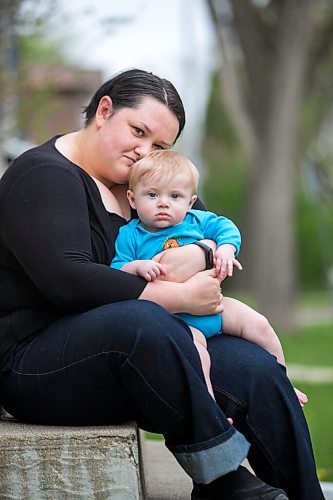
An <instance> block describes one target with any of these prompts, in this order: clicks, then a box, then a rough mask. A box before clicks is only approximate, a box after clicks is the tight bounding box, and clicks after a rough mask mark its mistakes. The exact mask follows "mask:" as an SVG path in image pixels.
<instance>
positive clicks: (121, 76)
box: [83, 69, 185, 140]
mask: <svg viewBox="0 0 333 500" xmlns="http://www.w3.org/2000/svg"><path fill="white" fill-rule="evenodd" d="M105 95H108V96H109V97H111V99H112V104H113V110H114V111H116V110H119V109H121V108H135V107H136V106H137V105H138V104H140V102H141V100H142V99H143V97H146V96H150V97H154V98H155V99H157V100H158V101H160V102H161V103H163V104H165V105H166V106H167V108H168V109H170V111H172V112H173V113H174V115H175V116H176V117H177V119H178V122H179V131H178V134H177V137H176V140H177V139H178V137H179V136H180V134H181V132H182V130H183V128H184V126H185V110H184V106H183V103H182V100H181V98H180V96H179V94H178V92H177V90H176V89H175V87H174V86H173V85H172V83H171V82H169V80H166V79H165V78H159V77H158V76H156V75H154V74H153V73H149V72H148V71H144V70H141V69H130V70H126V71H122V72H121V73H117V74H116V75H115V76H114V77H113V78H111V79H110V80H108V81H107V82H105V83H104V84H103V85H102V86H101V87H100V88H99V89H98V90H97V91H96V92H95V94H94V95H93V97H92V99H91V101H90V103H89V104H88V106H87V107H85V108H84V109H83V113H84V114H85V125H86V126H87V125H89V123H90V122H91V120H92V119H93V117H94V116H95V114H96V111H97V108H98V104H99V101H100V100H101V98H102V97H103V96H105Z"/></svg>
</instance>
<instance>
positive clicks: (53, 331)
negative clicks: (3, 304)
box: [0, 300, 323, 500]
mask: <svg viewBox="0 0 333 500" xmlns="http://www.w3.org/2000/svg"><path fill="white" fill-rule="evenodd" d="M209 349H210V354H211V357H212V381H213V386H214V389H215V392H216V398H217V402H218V405H217V404H216V403H215V402H214V400H213V399H212V398H211V397H210V395H209V393H208V391H207V389H206V386H205V383H204V377H203V373H202V369H201V365H200V359H199V356H198V353H197V350H196V349H195V347H194V345H193V342H192V338H191V334H190V331H189V329H188V327H187V326H186V325H185V323H183V322H182V321H181V320H180V319H178V318H177V317H176V316H172V315H170V314H168V313H167V312H166V311H164V309H162V308H161V307H159V306H158V305H156V304H153V303H151V302H147V301H136V300H133V301H126V302H120V303H115V304H110V305H105V306H102V307H99V308H96V309H93V310H91V311H87V312H85V313H82V314H77V315H69V316H66V317H64V318H62V319H60V320H58V321H56V322H55V323H53V324H52V325H50V326H48V327H47V328H45V329H43V330H42V331H40V332H38V334H35V335H33V336H31V337H29V338H28V339H26V340H24V341H22V342H20V343H19V344H18V345H17V347H16V350H15V352H14V354H13V357H12V365H11V369H10V370H9V371H7V372H6V373H5V374H4V375H3V377H2V381H1V385H0V394H1V401H2V404H3V406H4V407H5V408H6V409H7V410H8V411H9V412H10V413H11V414H13V415H14V416H16V417H17V418H19V419H21V420H24V421H26V422H32V423H42V424H51V425H108V424H116V423H121V422H124V421H126V420H136V421H137V422H138V425H139V426H140V427H141V428H143V429H146V430H150V431H153V432H159V433H162V434H163V435H164V437H165V440H166V445H167V446H168V448H169V449H170V451H171V452H172V453H173V454H174V455H175V457H176V458H177V460H178V461H179V463H180V464H181V466H182V467H183V468H184V469H185V470H186V472H188V474H189V475H190V476H191V477H192V478H193V479H194V480H195V481H197V482H200V483H209V482H211V481H213V480H214V479H216V478H217V477H220V476H222V475H224V474H226V473H227V472H229V471H232V470H235V469H237V468H238V466H239V464H240V463H241V462H242V460H243V459H244V457H245V456H246V455H247V454H248V449H249V444H248V442H249V443H251V448H250V451H249V454H248V458H249V459H250V461H251V465H252V466H253V467H254V469H255V470H256V472H257V474H258V476H259V477H261V478H262V479H263V480H265V481H266V482H267V483H269V484H271V485H273V486H274V485H276V486H279V487H282V488H284V489H285V490H286V491H287V492H288V494H289V495H290V498H295V499H296V498H299V499H302V500H307V499H308V500H310V499H311V500H314V499H322V498H323V496H322V495H321V492H320V488H319V484H318V480H317V477H316V474H315V468H314V460H313V455H312V451H311V443H310V438H309V435H308V431H307V426H306V423H305V420H304V416H303V413H302V410H301V408H300V406H299V404H298V401H297V398H296V396H295V394H294V392H293V389H292V387H291V385H290V382H289V381H288V379H287V377H286V376H285V372H284V370H283V368H282V367H280V366H279V365H278V364H277V363H276V361H275V358H273V357H272V356H270V355H269V354H267V353H266V352H265V351H263V350H262V349H260V348H258V347H256V346H254V345H252V344H250V343H248V342H246V341H243V340H241V339H238V338H233V337H228V336H224V335H219V336H217V337H214V338H212V339H210V340H209ZM219 405H220V406H221V408H223V412H222V410H221V408H220V406H219ZM224 412H225V413H224ZM225 415H227V416H230V417H232V418H233V419H234V423H235V425H234V426H230V425H229V423H228V421H227V419H226V416H225ZM236 429H238V430H236Z"/></svg>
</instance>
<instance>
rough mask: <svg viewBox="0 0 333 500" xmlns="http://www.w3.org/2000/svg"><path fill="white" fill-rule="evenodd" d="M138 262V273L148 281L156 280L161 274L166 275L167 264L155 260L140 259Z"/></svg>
mask: <svg viewBox="0 0 333 500" xmlns="http://www.w3.org/2000/svg"><path fill="white" fill-rule="evenodd" d="M136 263H137V264H136V265H137V267H136V274H137V275H138V276H141V277H142V278H144V279H145V280H147V281H154V280H156V279H157V278H158V277H159V276H161V275H166V269H165V266H162V264H159V263H158V262H155V261H154V260H138V261H136Z"/></svg>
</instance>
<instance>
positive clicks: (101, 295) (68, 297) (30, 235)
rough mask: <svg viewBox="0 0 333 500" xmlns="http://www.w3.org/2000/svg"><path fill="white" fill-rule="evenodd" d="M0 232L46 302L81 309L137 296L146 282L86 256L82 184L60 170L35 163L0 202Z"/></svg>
mask: <svg viewBox="0 0 333 500" xmlns="http://www.w3.org/2000/svg"><path fill="white" fill-rule="evenodd" d="M4 207H5V208H4V213H3V216H2V228H1V230H2V234H3V238H4V241H5V244H6V245H7V247H8V248H9V249H10V251H11V252H12V253H13V254H14V255H15V257H16V259H17V260H18V262H19V264H20V265H21V267H22V268H23V270H24V272H25V273H26V274H27V275H28V276H29V278H30V279H31V281H32V282H33V283H34V284H35V286H36V287H37V288H38V289H39V290H40V292H41V293H42V294H43V295H44V296H45V297H46V298H47V299H48V300H49V301H51V302H52V303H54V304H56V305H58V306H60V307H61V308H63V309H65V310H66V311H72V312H77V311H84V310H87V309H90V308H93V307H97V306H100V305H103V304H107V303H110V302H116V301H120V300H128V299H133V298H137V297H138V296H139V295H140V294H141V293H142V291H143V290H144V288H145V286H146V284H147V282H146V281H145V280H143V279H142V278H139V277H137V276H133V275H130V274H128V273H125V272H123V271H118V270H116V269H111V268H109V266H108V265H103V264H97V263H96V262H94V260H93V257H92V245H91V228H90V225H89V212H88V206H87V197H86V193H85V188H84V185H83V184H82V182H81V181H80V179H79V178H78V177H76V176H75V175H73V173H71V172H70V171H68V170H67V169H65V168H59V166H53V165H41V166H38V167H36V168H34V169H31V170H29V172H28V173H26V174H24V175H22V176H21V177H20V178H19V179H18V180H16V182H15V183H14V185H13V186H12V187H11V189H10V190H9V192H8V193H7V195H6V199H5V200H4Z"/></svg>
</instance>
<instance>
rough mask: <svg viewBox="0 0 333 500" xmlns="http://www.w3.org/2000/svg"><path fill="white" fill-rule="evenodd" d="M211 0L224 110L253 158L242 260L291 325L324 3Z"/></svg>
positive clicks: (266, 306)
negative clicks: (298, 205)
mask: <svg viewBox="0 0 333 500" xmlns="http://www.w3.org/2000/svg"><path fill="white" fill-rule="evenodd" d="M208 3H209V6H210V9H211V13H212V18H213V20H214V23H215V26H216V31H217V34H218V40H219V47H220V51H221V56H222V58H221V59H222V64H221V69H220V76H221V88H223V96H224V103H225V108H226V109H228V111H229V113H230V116H231V119H232V121H233V124H234V127H235V129H236V130H237V132H238V135H239V140H240V144H241V145H242V147H243V149H244V152H245V153H246V156H247V158H248V186H249V188H248V199H247V201H246V217H245V218H246V221H245V223H244V224H243V225H244V232H245V238H244V240H245V247H244V251H243V252H242V260H243V261H244V262H245V263H246V267H247V279H250V281H251V283H252V284H253V285H254V289H255V291H256V293H257V299H258V307H259V308H260V310H261V311H262V312H264V313H265V314H266V315H268V316H269V318H270V319H271V321H272V323H273V324H275V325H278V326H280V327H281V328H285V329H289V328H291V327H292V326H293V324H294V320H295V317H294V311H295V301H296V297H297V262H296V259H295V254H296V253H295V245H296V231H295V186H296V180H297V168H296V167H297V164H298V159H299V157H300V156H302V155H300V149H301V148H302V147H303V151H302V154H303V153H304V149H305V147H306V142H302V141H301V136H300V127H299V117H300V111H301V108H302V104H303V103H304V99H305V96H306V92H308V91H309V85H310V86H311V84H310V82H309V75H310V73H309V71H308V69H309V66H310V64H311V69H312V70H313V68H314V61H313V60H312V57H313V50H314V46H315V43H314V42H315V40H318V36H319V34H321V35H323V27H324V25H325V23H323V21H322V19H320V14H321V11H320V9H322V8H323V6H324V7H325V5H324V4H325V2H318V3H317V2H313V1H312V0H293V1H290V0H271V1H266V2H259V1H254V0H253V1H250V0H230V3H229V6H230V10H229V11H227V12H226V10H225V8H224V6H225V2H221V1H219V0H208ZM315 35H316V36H315ZM230 37H232V39H231V42H230ZM323 38H325V37H323ZM319 39H320V40H321V41H322V43H323V45H322V48H323V46H324V44H325V42H323V40H322V37H319ZM325 40H326V41H327V36H326V38H325ZM318 50H319V47H318ZM317 61H318V59H315V62H316V63H317ZM312 125H314V121H313V122H312ZM249 277H250V278H249Z"/></svg>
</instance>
